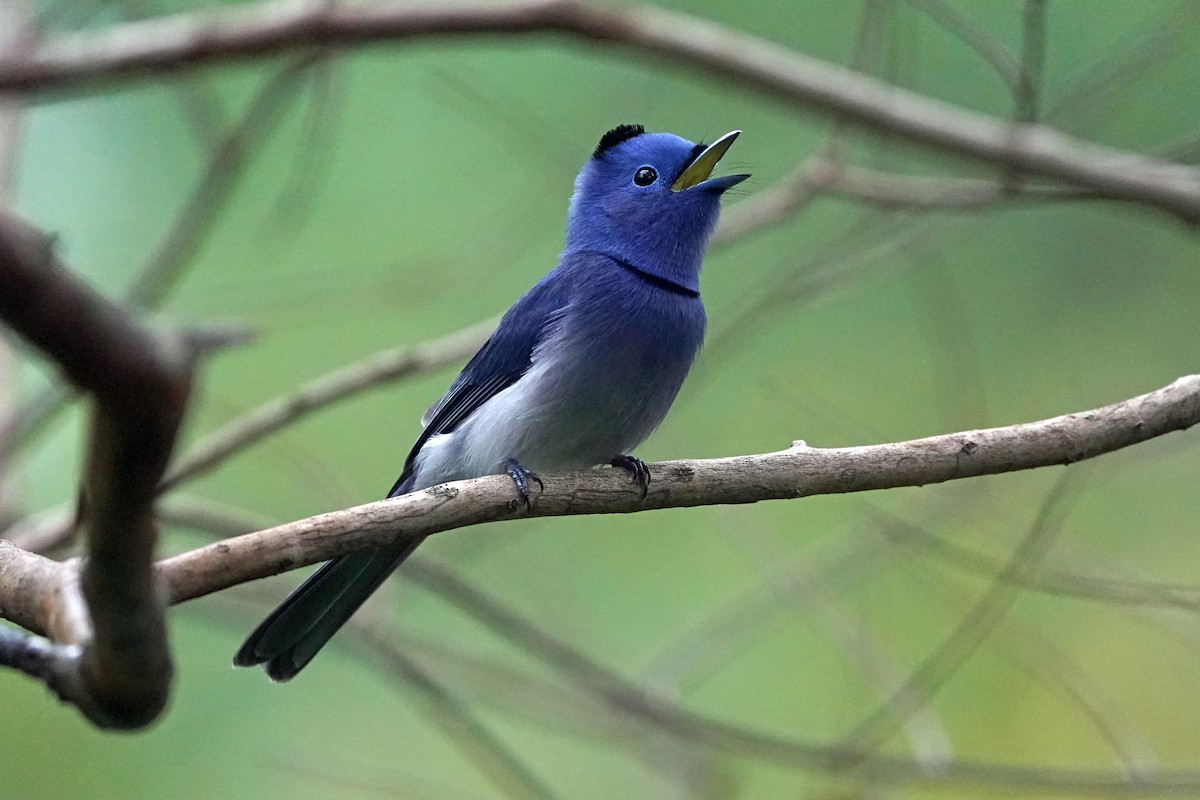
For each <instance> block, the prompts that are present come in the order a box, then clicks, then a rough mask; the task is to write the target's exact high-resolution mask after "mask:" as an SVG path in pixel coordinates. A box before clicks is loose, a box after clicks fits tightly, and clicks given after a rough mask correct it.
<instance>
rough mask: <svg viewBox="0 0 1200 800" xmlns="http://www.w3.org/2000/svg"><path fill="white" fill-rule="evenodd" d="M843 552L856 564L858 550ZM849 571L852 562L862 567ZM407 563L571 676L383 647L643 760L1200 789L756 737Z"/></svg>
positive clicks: (1187, 782)
mask: <svg viewBox="0 0 1200 800" xmlns="http://www.w3.org/2000/svg"><path fill="white" fill-rule="evenodd" d="M235 516H237V512H234V513H233V514H226V513H224V512H223V513H221V514H219V515H217V516H216V517H214V518H212V519H210V520H208V521H204V520H200V519H192V520H191V522H193V523H196V522H199V523H201V524H200V527H201V528H207V527H208V526H209V525H210V524H211V523H212V522H215V523H216V524H215V526H214V527H213V530H215V531H221V530H224V529H225V528H226V527H227V523H228V522H231V521H233V519H232V518H233V517H235ZM227 517H228V518H229V519H227ZM247 522H249V519H248V518H247V517H246V516H245V515H243V519H242V524H243V525H245V524H246V523H247ZM853 560H854V561H855V562H858V561H860V559H858V558H857V557H855V558H854V559H853ZM843 566H844V565H842V564H840V563H839V564H836V565H834V566H833V568H832V569H831V570H824V572H826V573H828V575H826V576H825V578H824V579H823V580H835V579H834V578H833V577H832V575H833V574H835V573H836V574H843V573H844V572H845V570H844V569H843ZM855 568H856V569H858V568H861V564H859V565H857V566H856V567H855ZM406 569H407V570H408V571H407V576H408V578H409V579H410V580H412V581H414V582H416V583H420V584H422V585H424V586H425V588H426V589H427V590H428V591H430V592H431V593H434V594H436V595H438V596H440V597H442V598H443V599H445V600H447V601H448V602H451V603H453V604H454V605H455V606H457V607H458V608H460V609H461V610H463V611H464V612H466V613H467V614H469V615H470V616H472V617H474V618H475V619H477V620H479V621H480V622H482V623H483V624H484V625H485V626H486V627H487V628H488V629H489V630H492V631H495V632H496V633H497V634H499V635H500V636H502V637H503V638H505V639H507V640H509V641H511V642H513V643H514V644H516V645H517V646H518V647H520V648H521V650H522V651H523V652H527V653H529V654H530V655H531V656H533V657H535V658H536V659H538V660H539V661H541V662H543V663H544V664H546V665H547V666H549V667H551V668H552V669H553V670H554V671H555V672H557V673H558V674H560V675H561V676H563V677H564V678H565V679H567V681H568V682H569V683H568V684H567V685H563V684H561V683H559V682H551V681H547V680H546V679H545V678H544V676H543V675H542V674H541V673H528V672H525V671H523V670H515V669H514V668H512V667H511V666H510V665H507V664H497V663H492V662H485V661H481V660H480V659H479V658H478V657H477V656H475V655H472V654H470V653H463V652H459V651H457V650H454V649H451V648H448V647H447V644H446V643H445V642H444V641H442V640H440V639H439V640H438V641H437V642H428V641H423V640H420V639H414V638H412V637H408V636H405V637H402V638H397V641H396V642H392V643H391V646H392V647H395V648H397V649H398V651H399V652H403V653H405V654H410V655H411V654H419V655H420V657H421V658H420V660H421V661H429V662H432V663H431V667H432V668H434V669H436V672H437V674H438V675H439V676H442V677H443V678H445V677H446V676H456V677H455V679H454V680H453V681H452V683H454V684H455V685H461V686H465V687H466V691H468V692H470V693H471V696H472V697H473V698H474V699H475V700H476V701H477V702H480V703H487V704H491V705H496V706H499V707H502V708H505V709H507V710H510V711H513V712H515V713H518V714H519V715H522V716H524V717H526V718H528V719H532V720H534V721H536V722H538V723H540V724H543V725H547V726H549V727H551V728H552V729H553V730H555V731H558V732H567V733H572V734H575V735H581V736H586V737H588V738H593V739H598V740H600V741H605V742H609V743H611V744H613V745H615V746H617V747H619V748H622V749H629V750H632V751H633V752H635V753H637V754H638V755H639V756H641V757H643V758H644V757H646V755H647V748H648V747H650V746H651V745H652V744H653V743H654V738H653V737H652V736H650V733H651V732H652V731H655V730H657V731H661V732H662V733H663V734H666V735H667V736H669V737H670V740H671V741H677V742H678V744H679V746H680V747H683V746H685V745H692V746H693V748H695V755H696V757H698V758H704V757H705V755H706V752H707V751H708V750H714V751H716V752H718V753H721V754H722V755H729V754H743V755H747V756H751V757H754V758H759V759H762V760H764V761H769V762H773V763H778V764H781V765H783V766H785V767H787V768H790V769H817V770H820V771H823V772H826V773H828V774H834V775H836V774H838V773H840V772H842V771H844V770H845V769H846V766H847V764H850V763H859V762H863V764H862V766H861V767H859V768H858V769H857V770H856V771H855V772H854V773H852V774H853V776H854V777H855V778H858V779H861V780H864V781H867V782H870V783H876V784H889V785H890V784H893V783H895V782H896V781H904V782H911V783H916V784H920V785H927V786H936V787H943V788H945V787H953V786H969V787H972V788H974V789H976V790H979V789H985V788H990V789H1000V790H1005V789H1009V790H1011V789H1014V788H1015V789H1022V790H1024V791H1025V792H1027V793H1047V794H1053V795H1054V796H1061V795H1064V794H1076V795H1081V796H1093V797H1094V796H1112V797H1133V796H1138V797H1150V796H1181V797H1190V796H1192V795H1193V794H1194V793H1195V792H1196V791H1197V790H1200V773H1195V772H1188V771H1170V770H1153V769H1147V770H1145V771H1144V772H1141V773H1138V774H1129V773H1126V774H1125V775H1114V774H1111V773H1107V772H1104V771H1100V770H1087V769H1071V768H1066V769H1061V768H1054V767H1036V766H1014V765H1007V764H1000V763H993V762H984V761H970V760H965V759H956V760H951V761H948V762H946V763H944V764H941V765H939V766H938V768H937V769H935V770H931V769H930V768H929V765H928V764H924V763H921V762H917V761H912V760H910V759H906V758H903V757H896V756H890V755H879V754H868V753H865V752H863V751H857V750H846V749H845V748H844V747H843V746H841V745H838V744H830V743H822V742H817V741H804V740H800V739H791V738H787V737H783V736H774V735H771V734H764V733H760V732H758V731H756V730H754V729H752V728H748V727H743V726H740V725H737V724H733V723H729V722H725V721H721V720H717V719H714V718H711V717H707V716H705V715H702V714H697V713H695V712H691V711H689V710H687V709H686V708H683V707H681V706H680V705H679V704H678V702H677V701H676V700H675V698H674V697H670V698H668V697H664V696H662V694H660V693H656V692H653V691H651V690H650V689H648V688H645V687H642V686H640V685H638V684H637V683H635V682H633V681H631V680H628V679H626V678H625V677H623V676H622V675H621V674H620V673H619V672H617V671H615V670H613V669H611V668H609V667H608V666H606V665H605V664H603V663H601V662H599V661H596V660H595V659H593V658H592V657H590V656H589V655H588V654H586V653H584V652H582V651H580V650H578V649H577V648H575V647H574V646H573V645H571V644H570V643H569V642H567V641H564V640H562V639H561V638H559V637H558V636H556V635H555V634H554V633H552V632H550V631H546V630H544V629H542V628H540V627H538V626H537V625H536V624H535V623H533V622H532V621H530V620H529V619H527V618H525V617H523V616H522V615H520V614H519V613H518V612H517V611H515V610H513V609H512V608H510V607H508V606H507V605H506V604H505V603H503V602H502V601H501V600H500V599H498V598H496V597H494V596H491V595H489V594H487V593H485V592H484V591H482V590H480V589H479V588H477V587H475V586H473V585H472V584H470V583H469V582H467V581H465V580H464V579H462V578H461V577H460V576H458V575H457V574H456V573H455V572H454V571H453V570H451V569H449V568H447V567H445V566H441V565H438V564H436V563H434V562H431V561H430V559H428V558H422V557H420V556H418V557H417V558H415V559H413V560H411V561H410V562H409V563H408V565H407V567H406ZM362 624H365V623H363V622H361V621H359V620H357V619H352V620H351V621H350V624H349V626H348V630H350V631H354V630H356V629H357V628H358V627H359V626H360V625H362ZM426 669H430V667H426ZM864 759H866V761H865V762H864ZM653 766H658V765H657V764H656V765H653Z"/></svg>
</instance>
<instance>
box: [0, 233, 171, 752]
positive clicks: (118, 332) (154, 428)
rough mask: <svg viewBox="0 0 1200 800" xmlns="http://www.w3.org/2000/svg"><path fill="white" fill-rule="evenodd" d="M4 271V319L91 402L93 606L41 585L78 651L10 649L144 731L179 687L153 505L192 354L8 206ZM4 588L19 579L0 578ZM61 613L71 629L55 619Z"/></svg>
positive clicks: (65, 638)
mask: <svg viewBox="0 0 1200 800" xmlns="http://www.w3.org/2000/svg"><path fill="white" fill-rule="evenodd" d="M0 276H2V278H0V280H2V283H3V285H4V291H3V292H0V319H3V320H4V321H5V322H7V323H8V324H9V325H10V326H11V327H12V328H13V329H14V330H16V331H17V332H18V333H19V334H21V335H22V336H23V337H25V339H27V340H28V341H29V342H30V343H31V344H33V345H34V346H36V347H37V348H39V349H40V350H42V351H43V352H44V353H45V354H46V355H47V356H49V357H50V358H51V359H53V360H54V361H55V362H56V363H57V364H58V365H59V367H60V368H61V369H62V371H63V372H64V373H65V375H66V377H67V378H68V379H69V380H70V381H71V382H72V383H74V384H75V385H76V386H78V387H80V388H81V389H83V390H84V391H86V392H88V393H89V394H91V395H92V398H93V400H94V406H95V407H94V413H93V415H92V431H91V437H90V442H89V452H88V459H87V465H86V468H85V470H86V471H85V477H84V488H83V492H82V497H81V502H80V515H81V518H82V520H83V521H84V522H85V524H86V527H87V533H88V558H87V560H86V562H85V566H84V568H83V570H82V573H81V574H80V577H79V590H81V591H82V595H83V599H84V601H85V602H86V608H85V609H84V608H79V604H78V601H77V599H75V598H74V595H75V591H76V589H75V587H74V585H73V584H72V585H71V586H69V587H67V588H63V585H62V583H61V582H57V583H55V584H53V585H52V586H50V587H47V586H46V585H43V586H41V587H40V589H41V590H42V592H43V593H44V596H46V597H47V598H49V593H50V592H51V591H53V592H55V593H56V594H55V596H54V597H53V598H52V599H48V600H47V602H45V604H44V605H43V606H42V608H41V612H42V613H43V614H44V615H45V616H44V617H43V619H42V620H41V623H42V624H41V625H40V626H37V625H34V624H30V627H33V628H34V629H37V628H38V627H41V628H42V629H45V628H50V630H49V633H51V634H52V635H54V636H55V638H56V639H57V640H59V641H60V643H62V644H71V645H78V646H79V647H75V648H59V649H54V648H38V647H31V648H29V649H26V650H24V651H22V650H21V649H20V648H17V649H16V650H13V649H12V648H9V652H12V653H17V654H18V655H19V654H20V653H21V652H25V653H30V652H37V653H40V654H42V655H44V656H45V657H46V658H47V659H50V660H51V661H53V660H54V659H58V660H59V661H58V662H56V663H55V665H54V667H55V668H54V669H53V670H51V671H50V672H51V673H52V674H53V676H63V675H66V676H68V679H67V680H66V681H65V685H60V683H59V682H58V679H57V677H55V680H54V681H53V682H52V681H51V680H50V677H52V676H43V677H44V678H46V679H47V681H48V682H52V685H54V688H55V689H56V691H59V693H60V695H62V696H63V697H64V698H65V699H68V700H70V701H72V702H74V703H75V704H76V705H78V706H79V708H80V709H81V710H82V711H83V712H84V714H86V715H87V716H88V717H89V719H91V720H92V721H93V722H95V723H96V724H98V725H100V726H103V727H122V728H129V727H141V726H143V725H146V724H148V723H149V722H151V721H152V720H153V719H154V718H155V717H157V716H158V714H159V713H160V712H161V711H162V709H163V707H164V706H165V704H166V701H167V697H168V695H169V692H170V686H171V672H172V670H171V662H170V655H169V653H168V649H167V634H166V626H165V623H164V619H163V603H162V597H161V595H160V591H159V587H158V585H157V582H156V578H155V574H154V571H153V569H152V562H153V558H154V545H155V540H156V529H155V524H154V505H153V504H154V497H155V494H156V489H157V485H158V481H159V479H160V478H161V476H162V473H163V470H164V469H165V468H166V464H167V459H168V457H169V456H170V453H171V449H172V447H173V445H174V442H175V435H176V432H177V430H178V427H179V424H180V421H181V420H182V418H183V412H184V407H185V405H186V403H187V399H188V395H189V393H190V390H191V358H190V355H189V352H188V348H187V347H186V345H185V344H184V342H183V341H182V340H181V339H179V338H177V337H168V336H165V335H162V334H157V333H152V332H150V331H148V330H147V329H145V328H143V327H141V326H140V325H138V324H137V323H136V322H134V320H133V319H132V318H131V317H130V316H129V315H128V314H126V313H125V311H124V310H123V309H121V308H119V307H118V306H115V305H113V304H112V303H110V302H108V301H107V300H105V299H104V298H102V297H100V296H99V295H97V294H95V293H94V292H92V291H91V290H90V289H88V288H87V287H86V286H84V285H83V284H81V283H80V282H78V281H77V280H76V279H75V278H74V277H73V276H71V275H70V274H69V273H68V272H67V271H66V270H64V269H63V268H62V266H61V265H60V264H59V263H58V262H57V260H56V259H55V257H54V254H53V252H52V249H51V245H50V242H49V240H48V239H46V237H44V236H43V235H42V234H40V233H39V232H38V231H36V230H34V229H33V228H31V227H30V226H29V225H27V224H26V223H24V222H23V221H21V220H19V219H17V218H16V217H14V216H11V215H10V214H8V213H6V212H0ZM5 588H11V586H9V587H5V586H4V582H3V581H0V590H2V589H5ZM19 589H20V587H19V584H18V591H19ZM10 596H11V595H10ZM3 604H4V605H7V604H8V601H7V600H6V601H4V603H3ZM68 611H69V613H67V612H68ZM58 615H64V616H66V617H67V618H68V619H69V620H70V622H71V624H70V625H67V626H61V627H60V626H56V625H52V624H51V621H52V620H53V619H54V618H55V617H56V616H58ZM26 621H27V622H30V621H29V620H26ZM33 622H36V621H33ZM64 659H65V660H64ZM34 661H35V662H37V659H35V660H34ZM43 661H45V659H43ZM46 663H48V662H46ZM17 666H20V665H17Z"/></svg>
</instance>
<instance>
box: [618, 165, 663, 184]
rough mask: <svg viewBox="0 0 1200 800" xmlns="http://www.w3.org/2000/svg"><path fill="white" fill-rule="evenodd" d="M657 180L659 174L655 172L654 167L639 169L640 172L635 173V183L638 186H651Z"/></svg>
mask: <svg viewBox="0 0 1200 800" xmlns="http://www.w3.org/2000/svg"><path fill="white" fill-rule="evenodd" d="M626 174H628V173H626ZM656 180H658V173H657V172H655V170H654V167H639V168H638V171H637V172H635V173H633V182H634V183H636V184H637V185H638V186H649V185H650V184H652V183H654V182H655V181H656Z"/></svg>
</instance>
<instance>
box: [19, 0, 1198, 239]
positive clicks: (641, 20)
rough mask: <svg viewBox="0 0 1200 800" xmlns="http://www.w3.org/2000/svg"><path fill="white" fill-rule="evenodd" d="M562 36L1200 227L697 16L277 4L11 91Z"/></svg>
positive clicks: (102, 54)
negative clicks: (256, 61) (485, 39)
mask: <svg viewBox="0 0 1200 800" xmlns="http://www.w3.org/2000/svg"><path fill="white" fill-rule="evenodd" d="M544 33H551V34H558V35H562V36H570V37H578V38H582V39H584V40H586V41H588V42H592V43H600V44H604V45H608V46H613V47H620V48H624V49H628V50H631V51H633V52H634V53H635V54H637V55H640V56H642V57H644V58H649V59H654V60H667V61H671V62H674V63H676V64H678V65H680V66H683V67H687V68H689V69H691V70H693V71H697V70H698V71H700V72H703V73H706V74H708V75H711V76H713V77H716V78H718V79H721V80H724V81H727V82H730V83H734V84H737V85H740V86H744V87H747V88H750V89H753V90H755V91H757V92H759V93H761V94H763V95H767V96H771V97H774V98H776V99H777V100H779V101H781V102H783V103H786V104H789V105H793V106H797V107H800V108H803V109H804V110H812V109H816V110H819V111H822V112H824V113H828V114H831V115H834V116H837V117H838V118H840V119H842V120H845V121H848V122H852V123H855V124H858V125H862V126H865V127H868V128H871V129H874V130H877V131H881V132H883V133H886V134H889V135H892V136H897V137H899V138H902V139H906V140H908V141H911V142H914V143H918V144H922V145H925V146H928V147H931V148H934V149H937V150H940V151H943V152H947V153H953V154H956V155H959V156H964V157H966V158H969V159H972V160H975V161H980V162H983V163H986V164H990V165H993V166H997V167H1001V168H1003V169H1004V170H1006V171H1011V172H1015V173H1021V174H1029V175H1036V176H1041V177H1043V178H1049V179H1052V180H1054V181H1061V182H1063V183H1066V184H1070V185H1073V186H1077V187H1080V188H1085V189H1089V190H1092V191H1094V192H1096V193H1097V194H1098V195H1100V196H1102V197H1106V198H1109V199H1115V200H1124V201H1131V202H1138V203H1143V204H1146V205H1149V206H1151V207H1155V208H1159V209H1162V210H1164V211H1167V212H1170V213H1172V214H1175V215H1177V216H1179V217H1181V218H1183V219H1184V220H1186V221H1189V222H1191V221H1195V220H1198V219H1200V171H1197V170H1195V169H1193V168H1191V167H1188V166H1184V165H1179V164H1173V163H1170V162H1166V161H1162V160H1159V159H1156V158H1153V157H1151V156H1146V155H1142V154H1138V153H1131V152H1128V151H1121V150H1116V149H1113V148H1108V147H1103V146H1100V145H1097V144H1094V143H1092V142H1088V141H1085V140H1081V139H1077V138H1074V137H1071V136H1068V135H1066V134H1063V133H1061V132H1059V131H1056V130H1054V129H1052V128H1048V127H1045V126H1041V125H1034V124H1013V123H1011V122H1009V121H1008V120H1003V119H999V118H996V117H993V116H989V115H986V114H980V113H977V112H973V111H969V110H966V109H963V108H960V107H958V106H954V105H951V104H949V103H944V102H941V101H939V100H935V99H933V98H930V97H926V96H924V95H921V94H917V93H915V92H911V91H908V90H905V89H901V88H898V87H895V86H891V85H889V84H886V83H883V82H881V81H878V80H875V79H873V78H870V77H868V76H866V75H862V74H860V73H857V72H854V71H852V70H849V69H846V68H844V67H840V66H837V65H834V64H830V63H828V62H825V61H821V60H819V59H815V58H812V57H809V56H806V55H803V54H801V53H797V52H795V51H793V50H789V49H787V48H785V47H782V46H780V45H777V44H775V43H773V42H769V41H767V40H764V39H760V38H757V37H754V36H749V35H746V34H743V33H740V32H737V31H733V30H730V29H727V28H724V27H722V26H720V25H717V24H715V23H712V22H708V21H705V20H701V19H697V18H695V17H691V16H687V15H683V14H678V13H675V12H669V11H663V10H659V9H651V8H638V9H631V10H625V9H609V8H601V7H591V6H589V5H585V4H582V3H579V2H573V1H572V0H518V1H517V2H509V3H506V4H491V5H484V6H476V7H469V6H468V7H462V6H447V7H434V6H412V5H410V4H409V3H406V2H399V0H388V1H387V2H377V3H370V4H354V5H340V4H334V3H327V2H320V1H319V0H318V2H306V3H296V2H294V1H293V0H265V1H262V2H257V3H250V4H246V5H241V6H237V7H235V8H229V9H223V10H220V11H208V10H206V11H203V12H188V13H181V14H176V15H171V16H163V17H159V18H156V19H149V20H143V21H139V22H132V23H124V24H120V25H114V26H112V27H110V28H107V29H104V30H100V31H98V32H92V31H87V32H79V33H72V34H64V35H60V36H59V37H58V38H55V39H50V40H48V41H46V42H45V43H43V44H42V45H41V46H40V47H39V48H38V49H37V50H36V51H35V52H33V53H32V54H31V55H29V56H27V57H24V58H15V59H14V58H8V59H4V60H3V61H0V92H3V91H25V92H29V91H39V92H43V93H45V92H48V91H51V90H59V91H61V90H64V89H69V88H72V89H79V88H82V87H88V86H94V85H96V84H101V83H111V82H113V81H115V80H118V79H127V78H132V77H137V76H143V75H152V74H160V73H162V72H164V71H167V70H178V69H182V68H185V67H195V66H198V65H201V64H212V63H221V62H228V61H232V60H237V59H241V60H244V59H249V58H256V57H261V56H264V55H268V54H272V53H278V52H282V51H287V50H294V49H297V48H306V47H314V46H330V45H336V46H343V47H345V46H353V45H362V44H367V43H371V42H381V41H399V40H411V39H419V38H430V37H445V36H463V35H468V34H476V35H479V34H486V35H492V36H496V35H504V36H527V35H530V34H544Z"/></svg>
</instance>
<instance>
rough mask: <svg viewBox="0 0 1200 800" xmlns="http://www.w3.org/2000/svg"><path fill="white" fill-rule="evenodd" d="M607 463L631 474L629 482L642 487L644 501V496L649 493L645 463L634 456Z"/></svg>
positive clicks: (619, 457)
mask: <svg viewBox="0 0 1200 800" xmlns="http://www.w3.org/2000/svg"><path fill="white" fill-rule="evenodd" d="M609 463H611V464H612V465H613V466H614V467H619V468H621V469H627V470H629V471H630V472H631V473H632V474H633V477H632V478H630V480H629V482H630V483H636V484H637V485H638V486H640V487H642V499H643V500H645V499H646V494H647V493H648V492H649V491H650V468H649V467H647V466H646V462H645V461H642V460H641V459H640V458H635V457H634V456H617V457H616V458H614V459H613V460H612V461H611V462H609Z"/></svg>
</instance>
